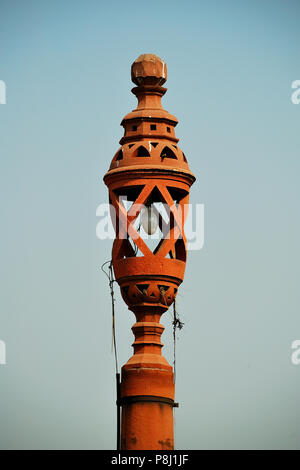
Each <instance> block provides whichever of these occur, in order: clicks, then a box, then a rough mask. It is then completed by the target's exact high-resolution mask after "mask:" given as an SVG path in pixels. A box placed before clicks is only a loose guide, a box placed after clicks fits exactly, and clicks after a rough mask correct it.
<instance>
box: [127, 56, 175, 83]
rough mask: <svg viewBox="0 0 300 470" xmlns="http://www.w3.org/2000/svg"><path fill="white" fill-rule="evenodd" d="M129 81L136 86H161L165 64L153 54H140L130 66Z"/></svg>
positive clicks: (164, 77) (165, 78) (165, 70)
mask: <svg viewBox="0 0 300 470" xmlns="http://www.w3.org/2000/svg"><path fill="white" fill-rule="evenodd" d="M131 80H132V81H133V83H135V84H136V85H163V84H164V83H165V81H166V80H167V64H166V63H165V62H164V61H163V60H162V59H161V58H160V57H158V56H157V55H155V54H142V55H140V56H139V57H138V58H137V59H136V60H135V61H134V62H133V64H132V66H131Z"/></svg>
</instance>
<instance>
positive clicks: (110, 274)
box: [101, 260, 119, 374]
mask: <svg viewBox="0 0 300 470" xmlns="http://www.w3.org/2000/svg"><path fill="white" fill-rule="evenodd" d="M108 263H109V266H108V272H106V271H105V269H104V266H105V265H107V264H108ZM101 270H102V271H103V272H104V274H105V275H106V276H107V278H108V283H109V289H110V295H111V312H112V349H113V351H114V354H115V365H116V374H117V373H118V370H119V367H118V354H117V343H116V324H115V293H114V282H115V281H116V280H115V279H114V275H113V265H112V260H109V261H106V262H105V263H103V264H102V266H101Z"/></svg>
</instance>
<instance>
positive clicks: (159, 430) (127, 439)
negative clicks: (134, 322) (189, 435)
mask: <svg viewBox="0 0 300 470" xmlns="http://www.w3.org/2000/svg"><path fill="white" fill-rule="evenodd" d="M143 398H144V397H140V400H141V401H135V402H131V403H126V404H125V403H124V404H123V406H122V440H121V443H122V449H129V450H161V449H165V450H172V449H173V448H174V437H173V404H172V403H164V402H160V401H143ZM151 398H152V397H151ZM155 398H158V397H153V399H155ZM136 399H137V400H138V399H139V397H136Z"/></svg>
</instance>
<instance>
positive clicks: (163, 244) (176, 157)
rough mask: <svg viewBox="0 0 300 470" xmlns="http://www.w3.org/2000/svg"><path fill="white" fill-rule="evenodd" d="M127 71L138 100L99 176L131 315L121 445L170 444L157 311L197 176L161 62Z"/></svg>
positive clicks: (175, 280) (178, 267) (147, 60)
mask: <svg viewBox="0 0 300 470" xmlns="http://www.w3.org/2000/svg"><path fill="white" fill-rule="evenodd" d="M131 77H132V81H133V82H134V83H135V84H136V85H137V86H136V87H134V88H133V89H132V93H133V94H134V95H136V97H137V99H138V106H137V109H135V110H133V111H132V112H130V113H129V114H127V115H126V116H125V117H124V119H123V120H122V122H121V125H122V126H123V127H124V136H123V137H122V139H121V140H120V144H121V147H120V148H119V149H118V151H117V153H116V154H115V156H114V157H113V159H112V162H111V165H110V168H109V171H108V172H107V173H106V175H105V176H104V182H105V184H106V185H107V186H108V190H109V200H110V203H111V204H112V205H113V207H114V211H115V214H114V217H113V221H114V226H115V231H116V237H115V240H114V243H113V248H112V263H113V269H114V273H115V278H116V280H117V282H118V284H119V286H120V289H121V294H122V297H123V299H124V301H125V302H126V304H127V305H128V308H129V310H131V311H132V312H133V313H134V315H135V317H136V322H135V323H134V325H133V327H132V331H133V334H134V336H135V340H134V343H133V349H134V353H133V356H132V357H131V358H130V359H129V360H128V361H127V363H126V364H125V365H124V366H123V367H122V376H121V405H122V431H121V448H122V449H135V450H138V449H139V450H140V449H142V450H147V449H154V450H159V449H173V448H174V439H173V407H174V405H175V403H174V395H175V386H174V376H173V369H172V367H171V365H170V364H169V363H168V362H167V360H166V359H165V358H164V357H163V356H162V354H161V349H162V346H163V345H162V343H161V334H162V333H163V330H164V327H163V325H162V324H161V323H160V317H161V315H162V314H163V313H164V312H166V311H167V310H168V308H169V306H170V305H171V304H172V303H173V302H174V300H175V297H176V293H177V290H178V287H179V285H180V284H181V282H182V281H183V277H184V271H185V264H186V237H185V234H184V230H183V226H184V221H185V218H186V215H187V211H186V207H187V204H188V200H189V190H190V186H191V185H192V184H193V182H194V181H195V177H194V176H193V174H192V173H191V171H190V169H189V166H188V163H187V160H186V158H185V155H184V153H183V152H182V150H181V149H180V148H179V147H178V145H177V143H178V140H179V139H177V138H176V136H175V130H174V128H175V126H176V124H177V123H178V121H177V119H176V117H175V116H173V115H171V114H169V113H168V112H167V111H166V110H164V109H163V108H162V106H161V98H162V96H163V95H164V94H165V92H166V91H167V89H166V88H163V87H162V85H163V84H164V82H165V81H166V79H167V66H166V64H165V62H164V61H162V60H161V59H160V58H159V57H157V56H156V55H154V54H143V55H141V56H140V57H138V58H137V59H136V60H135V62H134V63H133V64H132V67H131ZM163 211H164V212H163ZM157 234H159V237H160V238H159V240H157V238H156V246H153V243H154V241H155V240H154V241H153V235H157Z"/></svg>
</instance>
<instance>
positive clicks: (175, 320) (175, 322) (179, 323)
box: [172, 298, 184, 383]
mask: <svg viewBox="0 0 300 470" xmlns="http://www.w3.org/2000/svg"><path fill="white" fill-rule="evenodd" d="M172 325H173V370H174V383H175V381H176V328H178V329H179V330H181V329H182V328H183V325H184V323H183V322H182V321H181V320H180V318H179V315H178V312H177V309H176V298H175V299H174V302H173V321H172Z"/></svg>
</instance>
